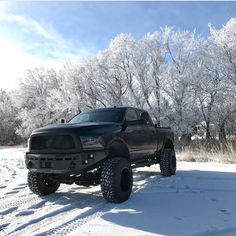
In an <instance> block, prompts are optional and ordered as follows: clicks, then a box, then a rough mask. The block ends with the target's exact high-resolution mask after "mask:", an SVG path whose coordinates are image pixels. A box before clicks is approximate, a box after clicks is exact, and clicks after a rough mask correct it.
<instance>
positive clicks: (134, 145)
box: [25, 107, 176, 203]
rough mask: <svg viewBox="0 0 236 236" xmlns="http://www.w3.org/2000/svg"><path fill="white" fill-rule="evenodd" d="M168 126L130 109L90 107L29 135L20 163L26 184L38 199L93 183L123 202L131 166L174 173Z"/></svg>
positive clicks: (130, 182) (130, 180) (128, 189)
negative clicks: (62, 188) (157, 167)
mask: <svg viewBox="0 0 236 236" xmlns="http://www.w3.org/2000/svg"><path fill="white" fill-rule="evenodd" d="M173 139H174V135H173V132H172V131H171V129H170V128H164V127H163V128H161V127H157V126H156V125H153V122H152V120H151V118H150V116H149V114H148V113H147V112H146V111H144V110H141V109H136V108H132V107H114V108H103V109H95V110H91V111H89V112H84V113H80V114H78V115H76V116H75V117H73V118H72V119H71V120H70V121H69V122H68V123H65V124H56V125H48V126H46V127H43V128H39V129H36V130H34V131H33V132H32V134H31V136H30V139H29V145H28V152H26V155H25V163H26V166H27V168H28V169H29V172H28V185H29V188H30V189H31V191H32V192H33V193H35V194H38V195H41V196H42V195H48V194H52V193H54V192H56V191H57V189H58V188H59V186H60V184H61V183H64V184H73V183H75V184H78V185H84V186H89V185H98V184H101V190H102V194H103V196H104V198H105V199H106V200H108V201H109V202H113V203H120V202H124V201H126V200H127V199H128V198H129V196H130V194H131V191H132V186H133V175H132V168H136V167H142V166H150V165H152V164H157V163H159V164H160V169H161V174H162V175H163V176H170V175H174V174H175V172H176V157H175V151H174V144H173Z"/></svg>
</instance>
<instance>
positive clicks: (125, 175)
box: [120, 168, 131, 192]
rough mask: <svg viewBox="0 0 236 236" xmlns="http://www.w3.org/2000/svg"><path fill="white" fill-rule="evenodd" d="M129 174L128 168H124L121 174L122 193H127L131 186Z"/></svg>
mask: <svg viewBox="0 0 236 236" xmlns="http://www.w3.org/2000/svg"><path fill="white" fill-rule="evenodd" d="M130 177H131V173H130V170H129V169H128V168H124V169H123V170H122V172H121V180H120V188H121V190H122V191H123V192H127V191H129V189H130V185H131V178H130Z"/></svg>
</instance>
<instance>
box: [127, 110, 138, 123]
mask: <svg viewBox="0 0 236 236" xmlns="http://www.w3.org/2000/svg"><path fill="white" fill-rule="evenodd" d="M125 119H126V121H134V120H138V115H137V113H136V111H135V110H134V109H128V110H127V112H126V115H125Z"/></svg>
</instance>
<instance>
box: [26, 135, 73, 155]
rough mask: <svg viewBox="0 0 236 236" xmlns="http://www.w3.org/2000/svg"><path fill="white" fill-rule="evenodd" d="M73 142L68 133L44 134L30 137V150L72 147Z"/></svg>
mask: <svg viewBox="0 0 236 236" xmlns="http://www.w3.org/2000/svg"><path fill="white" fill-rule="evenodd" d="M74 148H75V143H74V140H73V137H72V136H70V135H45V136H35V137H32V138H31V145H30V149H31V150H45V151H46V150H52V149H53V150H58V149H59V150H63V149H66V150H67V149H74Z"/></svg>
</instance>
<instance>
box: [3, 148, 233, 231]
mask: <svg viewBox="0 0 236 236" xmlns="http://www.w3.org/2000/svg"><path fill="white" fill-rule="evenodd" d="M24 151H25V150H24V149H23V148H0V163H1V165H0V235H24V236H25V235H26V236H28V235H30V236H31V235H191V236H192V235H193V236H197V235H198V236H205V235H206V236H207V235H225V236H226V235H227V236H229V235H232V236H233V235H236V204H235V199H236V165H227V164H217V163H195V162H193V163H191V162H188V163H187V162H179V163H178V172H177V174H176V175H175V176H172V177H168V178H164V177H161V176H160V171H159V166H158V165H155V166H151V167H150V168H148V167H145V168H139V169H136V170H133V172H134V187H133V192H132V195H131V198H130V199H129V200H128V201H126V202H125V203H122V204H118V205H117V204H111V203H108V202H106V201H105V200H104V199H103V197H102V194H101V191H100V186H96V187H82V186H77V185H61V186H60V188H59V190H58V191H57V192H56V193H55V194H52V195H49V196H45V197H38V196H36V195H34V194H32V193H31V192H30V191H29V189H28V187H27V170H26V168H25V166H24Z"/></svg>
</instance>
